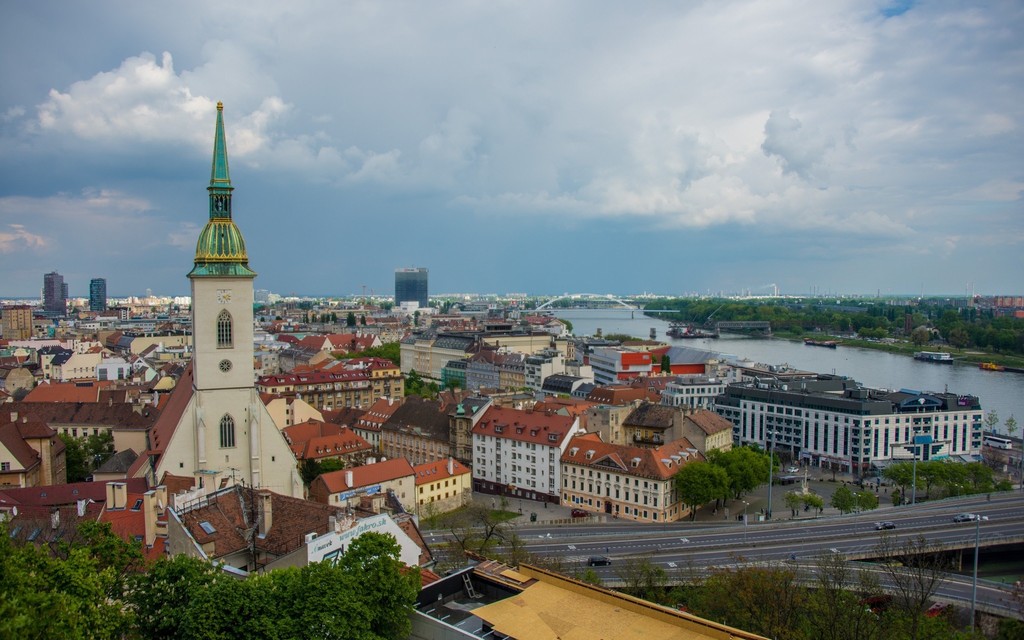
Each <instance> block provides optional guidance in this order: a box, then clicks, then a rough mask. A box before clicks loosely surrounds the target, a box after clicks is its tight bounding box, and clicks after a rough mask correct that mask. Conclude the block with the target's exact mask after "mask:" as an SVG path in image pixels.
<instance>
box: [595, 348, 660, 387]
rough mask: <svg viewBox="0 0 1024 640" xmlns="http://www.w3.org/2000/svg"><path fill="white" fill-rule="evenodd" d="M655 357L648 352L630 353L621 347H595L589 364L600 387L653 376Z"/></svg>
mask: <svg viewBox="0 0 1024 640" xmlns="http://www.w3.org/2000/svg"><path fill="white" fill-rule="evenodd" d="M652 363H653V357H652V356H651V354H650V352H648V351H629V350H627V349H623V348H621V347H595V348H594V350H593V351H592V352H591V354H590V359H589V364H590V366H591V367H593V370H594V383H595V384H599V385H604V384H614V383H617V382H624V381H628V380H632V379H634V378H640V377H644V376H649V375H651V372H652V371H653V370H654V367H653V364H652Z"/></svg>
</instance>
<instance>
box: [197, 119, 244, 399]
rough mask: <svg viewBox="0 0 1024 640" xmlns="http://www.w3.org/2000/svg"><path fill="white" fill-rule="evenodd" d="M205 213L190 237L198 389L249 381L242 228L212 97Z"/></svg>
mask: <svg viewBox="0 0 1024 640" xmlns="http://www.w3.org/2000/svg"><path fill="white" fill-rule="evenodd" d="M206 190H207V192H208V193H209V207H210V219H209V221H208V222H207V223H206V226H205V227H204V228H203V232H202V233H200V234H199V241H198V242H197V243H196V259H195V266H194V267H193V268H192V271H191V272H190V273H189V274H188V278H189V280H191V281H192V335H193V340H194V351H193V371H194V376H195V387H196V390H197V391H199V392H204V391H222V390H232V389H243V388H245V389H251V388H252V387H253V380H254V372H253V351H252V349H253V312H252V305H253V279H254V278H255V277H256V273H255V272H254V271H253V270H252V269H250V268H249V256H248V254H246V252H245V240H243V239H242V232H241V230H239V228H238V226H237V225H235V221H234V220H233V219H232V217H231V212H232V208H233V207H232V202H231V192H232V191H234V187H232V186H231V176H230V175H229V173H228V148H227V139H226V136H225V135H224V105H223V104H222V103H220V102H218V103H217V128H216V131H215V133H214V139H213V168H212V170H211V175H210V186H209V187H207V188H206Z"/></svg>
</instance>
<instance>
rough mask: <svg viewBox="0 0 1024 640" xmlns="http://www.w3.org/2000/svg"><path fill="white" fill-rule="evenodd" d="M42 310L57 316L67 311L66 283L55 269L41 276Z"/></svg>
mask: <svg viewBox="0 0 1024 640" xmlns="http://www.w3.org/2000/svg"><path fill="white" fill-rule="evenodd" d="M43 310H44V311H45V312H46V314H47V315H49V316H58V317H59V316H64V315H66V314H67V312H68V285H67V283H66V282H64V276H62V275H60V274H59V273H57V272H56V271H53V272H51V273H47V274H46V275H44V276H43Z"/></svg>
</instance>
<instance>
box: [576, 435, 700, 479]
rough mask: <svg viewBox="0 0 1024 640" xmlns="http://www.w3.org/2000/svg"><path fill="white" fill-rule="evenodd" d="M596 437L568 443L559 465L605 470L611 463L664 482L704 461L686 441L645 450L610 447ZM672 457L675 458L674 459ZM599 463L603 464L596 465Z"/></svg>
mask: <svg viewBox="0 0 1024 640" xmlns="http://www.w3.org/2000/svg"><path fill="white" fill-rule="evenodd" d="M595 435H596V434H587V435H586V436H581V437H578V438H573V439H572V440H571V441H569V447H568V448H567V449H566V450H565V453H563V454H562V459H561V460H562V462H568V463H572V464H577V465H580V466H584V467H595V468H596V467H598V466H599V467H600V468H602V469H605V470H607V468H608V467H607V466H606V463H607V462H609V461H610V462H612V463H613V464H614V465H616V466H618V467H619V468H620V469H621V472H622V473H625V474H628V475H633V476H638V477H641V478H654V479H657V480H667V479H669V478H671V477H672V476H674V475H675V474H676V473H678V471H679V468H680V467H681V466H682V465H684V464H687V463H689V462H693V461H695V460H704V459H705V458H704V456H703V455H702V454H701V453H700V452H699V451H697V449H696V448H694V446H693V444H692V443H691V442H690V441H689V440H687V439H686V438H680V439H679V440H674V441H672V442H669V443H668V444H665V445H662V446H660V447H658V448H657V449H645V448H641V447H629V446H625V445H618V444H609V443H607V442H602V441H601V440H600V438H596V437H594V436H595ZM591 452H593V453H591ZM588 456H589V457H588ZM672 456H677V458H676V459H673V457H672ZM599 462H603V463H605V464H604V465H598V463H599Z"/></svg>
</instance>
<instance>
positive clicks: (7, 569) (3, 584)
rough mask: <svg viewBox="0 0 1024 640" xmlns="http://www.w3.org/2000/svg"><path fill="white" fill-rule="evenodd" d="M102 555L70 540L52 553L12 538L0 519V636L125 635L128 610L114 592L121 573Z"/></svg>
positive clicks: (80, 636) (97, 636)
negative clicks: (67, 545) (69, 545)
mask: <svg viewBox="0 0 1024 640" xmlns="http://www.w3.org/2000/svg"><path fill="white" fill-rule="evenodd" d="M107 529H108V530H109V525H107ZM99 530H100V531H102V527H100V528H99ZM103 555H104V554H102V553H99V554H94V553H93V552H92V551H91V550H90V549H89V548H87V547H84V546H74V547H73V548H69V549H68V550H67V553H66V554H65V555H64V556H63V557H55V556H52V555H50V553H49V550H48V549H47V548H46V547H37V546H35V545H32V544H18V543H15V542H14V541H13V540H12V539H11V538H10V536H9V535H8V534H7V530H6V528H5V527H4V526H3V525H2V524H0V637H3V638H71V639H73V640H77V639H79V638H82V639H85V638H111V639H114V638H121V637H124V636H125V635H126V634H127V632H128V630H129V628H130V624H131V614H130V613H129V612H128V611H125V610H124V607H123V606H122V605H121V603H120V602H119V601H118V600H116V599H114V598H113V596H115V595H116V594H119V593H120V592H121V590H122V589H121V584H120V578H119V575H118V570H117V566H116V564H111V565H105V564H104V560H103V559H102V558H101V557H102V556H103Z"/></svg>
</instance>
